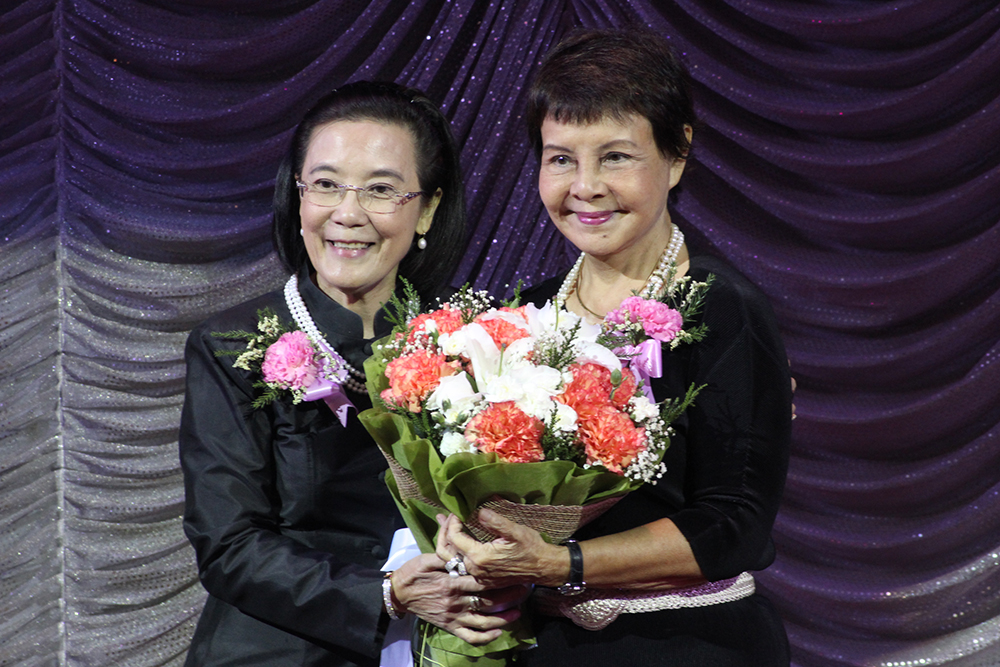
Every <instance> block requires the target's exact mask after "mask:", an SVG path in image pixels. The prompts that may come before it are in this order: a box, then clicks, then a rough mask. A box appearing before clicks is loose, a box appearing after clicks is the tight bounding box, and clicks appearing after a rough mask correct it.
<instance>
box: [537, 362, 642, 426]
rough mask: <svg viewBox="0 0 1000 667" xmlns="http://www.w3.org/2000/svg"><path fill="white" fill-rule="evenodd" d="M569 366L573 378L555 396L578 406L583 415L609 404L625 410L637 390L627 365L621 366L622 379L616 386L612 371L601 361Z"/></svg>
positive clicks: (583, 416)
mask: <svg viewBox="0 0 1000 667" xmlns="http://www.w3.org/2000/svg"><path fill="white" fill-rule="evenodd" d="M569 370H570V371H571V372H572V373H573V380H572V381H571V382H569V383H568V384H567V385H566V389H565V391H563V393H562V395H561V396H557V397H556V400H559V401H561V402H563V403H565V404H566V405H568V406H569V407H571V408H573V409H574V410H576V412H577V414H579V415H580V416H581V418H585V417H586V416H587V415H588V414H590V413H592V412H594V411H595V410H597V409H599V408H600V407H602V406H606V405H610V406H614V407H616V408H618V409H619V410H624V409H625V406H626V405H628V402H629V399H630V398H632V395H633V394H634V393H635V389H636V386H637V385H636V380H635V375H633V374H632V371H630V370H629V369H627V368H624V369H622V381H621V384H619V385H618V388H617V389H615V388H614V386H613V385H612V384H611V371H609V370H608V369H607V368H605V367H604V366H601V365H600V364H592V363H585V364H573V365H572V366H570V367H569ZM612 390H614V396H612Z"/></svg>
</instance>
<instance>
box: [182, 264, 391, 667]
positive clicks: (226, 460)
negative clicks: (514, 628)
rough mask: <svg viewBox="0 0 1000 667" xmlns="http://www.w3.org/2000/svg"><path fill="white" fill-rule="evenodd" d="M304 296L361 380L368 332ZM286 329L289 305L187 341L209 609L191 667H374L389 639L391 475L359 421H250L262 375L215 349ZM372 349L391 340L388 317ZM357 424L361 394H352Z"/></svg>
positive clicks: (194, 473) (232, 313)
mask: <svg viewBox="0 0 1000 667" xmlns="http://www.w3.org/2000/svg"><path fill="white" fill-rule="evenodd" d="M299 289H300V292H301V294H302V296H303V300H304V301H305V303H306V305H307V307H308V308H309V312H310V314H311V315H312V317H313V319H314V321H315V322H316V325H317V327H318V328H319V329H320V331H321V332H323V334H324V335H325V336H326V338H327V340H328V341H329V342H330V343H331V344H332V345H333V346H334V347H335V348H336V349H337V351H338V352H340V354H341V355H343V356H344V357H345V358H346V359H347V360H348V362H349V363H351V365H353V366H354V367H355V368H359V369H360V368H361V367H362V364H363V362H364V360H365V358H367V357H368V356H369V355H370V354H371V347H370V344H371V340H365V339H364V338H363V337H362V336H363V329H362V323H361V319H360V318H359V317H358V316H357V315H356V314H354V313H352V312H351V311H349V310H347V309H346V308H343V307H341V306H340V305H338V304H337V303H336V302H334V301H333V300H332V299H330V298H329V297H327V296H326V295H325V294H324V293H323V292H322V291H320V290H319V288H317V287H316V286H315V285H314V284H313V283H312V281H311V280H309V279H308V278H306V279H302V278H300V286H299ZM265 307H270V308H271V309H272V310H274V311H275V312H276V313H277V314H278V316H279V318H280V319H281V321H282V322H291V321H292V318H291V315H290V313H289V311H288V308H287V307H286V305H285V302H284V296H283V294H282V293H281V292H273V293H271V294H267V295H264V296H262V297H260V298H258V299H255V300H253V301H249V302H247V303H244V304H242V305H240V306H237V307H236V308H233V309H232V310H229V311H227V312H224V313H222V314H220V315H217V316H215V317H213V318H211V319H210V320H208V321H207V322H205V323H204V324H202V325H201V326H199V327H198V328H197V329H195V330H194V331H193V332H192V333H191V335H190V337H189V338H188V344H187V349H186V359H187V368H188V370H187V396H186V398H185V403H184V411H183V416H182V418H181V433H180V454H181V465H182V467H183V469H184V481H185V493H186V495H185V501H186V509H185V515H184V530H185V532H186V534H187V536H188V538H189V539H190V540H191V543H192V544H193V545H194V548H195V552H196V555H197V558H198V570H199V574H200V577H201V581H202V583H203V584H204V586H205V588H206V589H207V590H208V592H209V599H208V603H207V604H206V607H205V611H204V612H203V614H202V617H201V620H200V622H199V625H198V629H197V631H196V632H195V636H194V640H193V642H192V645H191V649H190V651H189V653H188V663H187V664H188V665H198V666H199V667H201V666H213V667H214V666H218V665H230V664H232V665H241V666H244V667H245V666H247V665H289V666H290V665H296V666H299V665H310V666H313V665H324V666H335V665H377V664H378V654H379V651H380V648H381V644H382V640H383V633H384V630H385V627H384V625H385V622H386V621H385V616H384V614H383V613H382V595H381V578H382V575H381V573H380V572H379V568H380V567H381V565H382V563H384V562H385V559H386V557H387V556H388V553H389V545H390V542H391V540H392V535H393V533H394V532H395V530H396V529H397V528H401V527H403V522H402V520H401V519H400V517H399V513H398V511H397V510H396V507H395V504H394V503H393V500H392V498H391V496H390V495H389V492H388V491H387V489H386V487H385V483H384V481H383V478H384V475H385V470H386V467H387V466H386V462H385V459H384V458H383V457H382V454H381V453H380V452H379V450H378V447H377V446H376V445H375V444H374V442H373V441H372V439H371V437H370V436H369V435H368V433H367V432H366V431H365V429H364V427H363V426H362V425H361V423H360V422H359V421H358V419H357V413H356V412H353V411H352V412H351V415H350V418H349V421H348V423H347V426H346V427H344V426H342V425H341V424H340V422H339V421H338V419H337V418H336V416H335V415H334V414H333V413H332V412H331V410H330V409H329V408H328V407H327V406H326V405H325V404H323V402H322V401H312V402H302V403H300V404H298V405H292V400H291V397H290V396H289V397H285V398H283V399H281V400H280V401H277V402H275V403H272V404H271V405H270V406H267V407H265V408H262V409H259V410H254V409H253V408H251V406H250V403H251V402H252V401H253V399H254V397H255V394H256V392H257V390H254V389H253V388H252V386H251V385H252V384H253V382H254V381H256V380H258V379H259V375H257V374H251V373H249V372H246V371H241V370H238V369H234V368H233V361H234V360H235V357H231V356H227V357H216V356H215V355H214V351H215V350H218V349H243V348H244V347H245V343H243V342H239V341H235V342H234V341H227V340H223V339H219V338H215V337H213V336H212V335H211V334H212V332H223V331H231V330H240V329H242V330H246V331H254V330H256V326H257V319H258V318H257V311H258V310H259V309H261V308H265ZM381 315H382V313H380V316H379V317H378V318H377V320H376V323H375V333H376V337H382V336H385V335H386V334H388V333H389V330H390V329H391V325H390V324H389V323H388V322H386V320H385V319H384V317H382V316H381ZM348 396H349V398H350V399H351V400H352V401H353V402H354V404H355V405H356V406H357V408H358V411H362V410H364V409H366V408H368V407H370V406H371V403H370V402H369V399H368V397H367V395H359V394H355V393H353V392H348Z"/></svg>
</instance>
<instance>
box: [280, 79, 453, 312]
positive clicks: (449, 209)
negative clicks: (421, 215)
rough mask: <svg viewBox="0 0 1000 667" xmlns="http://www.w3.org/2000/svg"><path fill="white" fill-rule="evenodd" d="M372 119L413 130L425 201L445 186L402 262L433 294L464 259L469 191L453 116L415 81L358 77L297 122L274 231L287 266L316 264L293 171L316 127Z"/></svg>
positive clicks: (403, 270) (405, 272)
mask: <svg viewBox="0 0 1000 667" xmlns="http://www.w3.org/2000/svg"><path fill="white" fill-rule="evenodd" d="M368 120H370V121H374V122H377V123H387V124H390V125H397V126H400V127H403V128H406V129H407V130H409V132H410V133H411V134H412V135H413V138H414V145H415V147H416V153H417V154H416V164H417V178H418V180H419V181H420V189H421V190H422V191H423V192H424V193H425V194H424V195H423V200H424V203H425V204H426V203H427V202H428V201H429V200H430V198H431V197H432V196H433V195H434V193H435V192H437V190H438V188H440V189H441V192H442V195H441V202H440V203H439V204H438V207H437V210H436V211H435V212H434V220H433V223H432V224H431V228H430V231H428V232H427V234H426V235H425V236H424V238H425V239H426V240H427V249H426V250H418V249H417V248H416V243H413V244H412V245H411V246H410V251H409V252H408V253H407V254H406V257H404V258H403V261H402V262H400V264H399V275H401V276H403V277H405V278H406V279H407V280H409V281H410V282H411V283H412V284H413V285H414V287H416V288H417V291H418V292H420V294H421V295H422V296H423V297H425V298H429V297H431V296H433V295H436V294H437V293H438V292H439V291H440V290H441V288H442V287H443V286H444V284H445V282H446V281H447V279H448V278H449V277H451V274H452V272H453V271H454V269H455V267H456V266H457V265H458V262H459V260H460V259H461V257H462V252H463V250H464V247H465V193H464V190H463V187H462V175H461V171H460V169H459V162H458V147H457V146H456V144H455V139H454V137H453V136H452V134H451V124H450V123H449V122H448V119H447V118H445V117H444V115H443V114H442V113H441V111H440V110H439V109H438V108H437V106H436V105H435V104H434V103H433V102H431V101H430V100H429V99H427V97H426V96H425V95H424V94H423V93H422V92H420V91H419V90H416V89H415V88H406V87H405V86H401V85H399V84H396V83H389V82H378V81H356V82H354V83H349V84H347V85H345V86H342V87H341V88H338V89H336V90H334V91H333V92H331V93H328V94H327V95H326V96H324V97H323V98H322V99H320V100H319V101H318V102H317V103H316V104H315V105H314V106H313V107H312V109H310V110H309V111H308V112H307V113H306V115H305V117H304V118H303V119H302V122H300V123H299V125H298V127H296V128H295V133H294V134H293V135H292V141H291V144H290V145H289V147H288V152H287V154H286V155H285V157H284V159H283V160H282V161H281V165H280V166H279V167H278V175H277V178H276V179H275V184H274V218H273V221H272V226H271V234H272V238H273V240H274V245H275V249H276V250H277V252H278V257H280V258H281V261H282V263H283V264H284V265H285V267H286V268H287V269H288V270H289V271H291V272H296V271H298V270H299V269H300V268H301V267H302V265H303V263H307V264H308V265H309V268H310V270H312V265H311V262H309V256H308V254H307V253H306V247H305V243H304V242H303V240H302V236H301V234H300V233H299V231H300V229H301V227H302V221H301V219H300V218H299V191H298V188H297V187H296V186H295V175H296V174H298V173H301V170H302V164H303V162H304V160H305V155H306V151H307V150H308V148H309V141H310V140H311V139H312V136H313V133H314V132H315V131H316V129H317V128H319V127H321V126H323V125H326V124H328V123H332V122H335V121H368Z"/></svg>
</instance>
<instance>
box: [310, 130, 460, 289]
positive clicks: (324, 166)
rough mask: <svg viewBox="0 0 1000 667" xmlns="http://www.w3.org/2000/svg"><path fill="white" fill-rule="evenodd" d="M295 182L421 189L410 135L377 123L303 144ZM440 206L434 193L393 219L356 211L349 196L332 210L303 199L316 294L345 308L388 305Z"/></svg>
mask: <svg viewBox="0 0 1000 667" xmlns="http://www.w3.org/2000/svg"><path fill="white" fill-rule="evenodd" d="M298 178H299V179H300V180H302V181H304V182H305V183H309V184H313V183H316V182H317V181H321V182H325V181H330V182H333V183H337V184H340V185H354V186H359V187H362V188H367V187H370V186H373V185H374V186H377V185H388V186H391V187H393V188H395V189H396V190H398V191H399V192H416V191H418V190H420V183H419V180H418V178H417V159H416V150H415V145H414V140H413V135H412V134H411V133H410V131H409V130H408V129H406V128H404V127H402V126H399V125H389V124H385V123H379V122H375V121H335V122H332V123H329V124H327V125H322V126H320V127H318V128H316V130H315V131H314V132H313V134H312V137H311V138H310V140H309V148H308V150H307V151H306V155H305V159H304V160H303V163H302V169H301V171H300V172H299V174H298ZM440 199H441V193H440V192H437V193H435V195H434V196H433V197H432V198H431V200H430V201H429V202H428V203H426V204H425V201H426V200H425V198H423V197H418V198H416V199H413V200H411V201H410V202H408V203H406V204H402V205H399V206H397V207H396V209H395V211H394V212H392V213H371V212H369V211H366V210H365V209H363V208H361V206H360V205H359V203H358V194H357V193H356V192H353V191H351V192H348V193H347V195H346V196H345V197H344V200H343V201H342V202H341V203H340V204H338V205H337V206H330V207H323V206H316V205H314V204H311V203H310V202H309V201H308V200H307V199H305V198H303V199H302V200H301V202H300V205H299V216H300V218H301V220H302V237H303V240H304V242H305V247H306V252H307V253H308V255H309V260H310V261H311V262H312V265H313V268H314V269H315V270H316V283H317V284H318V285H319V287H320V289H322V290H323V291H324V292H325V293H326V294H327V295H329V296H330V297H331V298H333V299H334V300H335V301H337V302H338V303H340V304H341V305H344V306H347V307H348V308H352V306H354V305H355V304H356V303H357V302H359V301H360V302H365V303H369V304H371V303H375V304H378V303H383V302H385V301H388V299H389V296H390V295H391V294H392V291H393V288H394V287H395V281H396V271H397V268H398V267H399V263H400V262H401V261H402V260H403V258H404V257H405V256H406V253H407V252H409V250H410V247H411V244H412V243H413V237H414V234H424V233H426V232H427V230H429V229H430V227H431V221H432V220H433V218H434V211H435V209H436V208H437V205H438V202H439V201H440Z"/></svg>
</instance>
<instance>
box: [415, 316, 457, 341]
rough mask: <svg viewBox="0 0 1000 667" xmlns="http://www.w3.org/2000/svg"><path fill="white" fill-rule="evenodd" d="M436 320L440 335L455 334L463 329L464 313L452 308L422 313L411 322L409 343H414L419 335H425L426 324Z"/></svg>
mask: <svg viewBox="0 0 1000 667" xmlns="http://www.w3.org/2000/svg"><path fill="white" fill-rule="evenodd" d="M427 320H434V324H436V325H437V330H438V332H439V333H443V334H444V333H447V334H450V333H454V332H456V331H458V330H459V329H461V328H462V311H460V310H452V309H451V308H441V309H439V310H435V311H434V312H433V313H421V314H420V315H417V316H416V317H414V318H413V319H412V320H410V323H409V327H410V335H409V337H407V339H406V340H407V342H408V343H412V342H413V341H414V340H415V339H416V338H417V336H418V335H419V334H422V333H424V329H423V326H424V322H426V321H427Z"/></svg>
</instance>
